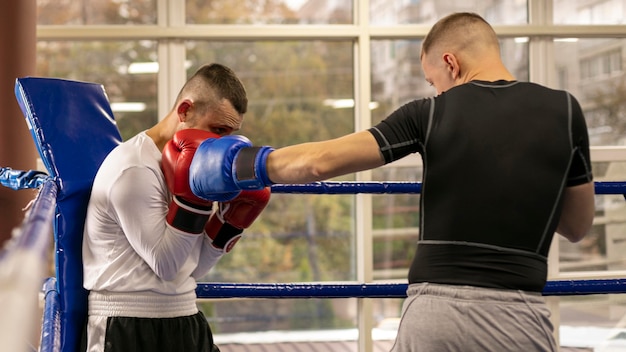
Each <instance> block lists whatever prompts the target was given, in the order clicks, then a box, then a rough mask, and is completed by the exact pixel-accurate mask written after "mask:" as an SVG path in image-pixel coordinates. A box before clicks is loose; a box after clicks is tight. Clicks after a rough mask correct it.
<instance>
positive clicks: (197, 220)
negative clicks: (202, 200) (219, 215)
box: [167, 196, 211, 234]
mask: <svg viewBox="0 0 626 352" xmlns="http://www.w3.org/2000/svg"><path fill="white" fill-rule="evenodd" d="M209 216H211V209H210V208H208V207H206V208H205V207H201V208H200V209H199V208H196V207H193V206H190V205H189V204H188V203H187V202H184V201H183V200H182V199H180V198H179V197H176V196H174V199H173V200H172V202H171V203H170V208H169V211H168V213H167V223H168V224H170V225H171V226H172V227H174V228H176V229H178V230H181V231H184V232H187V233H194V234H200V233H202V230H203V229H204V226H205V225H206V223H207V221H208V220H209Z"/></svg>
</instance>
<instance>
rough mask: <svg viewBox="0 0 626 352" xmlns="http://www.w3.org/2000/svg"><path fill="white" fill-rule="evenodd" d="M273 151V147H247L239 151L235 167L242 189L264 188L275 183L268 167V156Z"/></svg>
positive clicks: (236, 176)
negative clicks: (268, 171) (269, 174)
mask: <svg viewBox="0 0 626 352" xmlns="http://www.w3.org/2000/svg"><path fill="white" fill-rule="evenodd" d="M273 151H274V148H272V147H246V148H242V149H241V151H239V154H238V155H237V158H236V159H235V164H234V168H233V169H234V170H236V171H235V178H236V179H237V180H236V182H237V185H238V186H239V187H241V189H262V188H264V187H266V186H270V185H272V184H274V182H272V180H270V178H269V176H268V174H267V167H266V164H267V156H268V155H269V153H271V152H273Z"/></svg>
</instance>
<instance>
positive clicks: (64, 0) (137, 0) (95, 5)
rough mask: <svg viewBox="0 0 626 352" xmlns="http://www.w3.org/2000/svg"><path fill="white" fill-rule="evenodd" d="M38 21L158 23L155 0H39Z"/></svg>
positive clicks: (93, 23) (45, 22)
mask: <svg viewBox="0 0 626 352" xmlns="http://www.w3.org/2000/svg"><path fill="white" fill-rule="evenodd" d="M37 24H45V25H52V24H54V25H99V24H122V25H126V24H156V0H125V1H119V0H97V1H93V0H37Z"/></svg>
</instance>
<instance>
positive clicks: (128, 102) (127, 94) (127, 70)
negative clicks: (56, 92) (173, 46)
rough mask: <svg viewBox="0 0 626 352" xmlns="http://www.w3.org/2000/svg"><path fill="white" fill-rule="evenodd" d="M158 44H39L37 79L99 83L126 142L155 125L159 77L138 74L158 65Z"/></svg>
mask: <svg viewBox="0 0 626 352" xmlns="http://www.w3.org/2000/svg"><path fill="white" fill-rule="evenodd" d="M156 47H157V44H156V42H154V41H148V40H144V41H128V42H119V41H92V42H82V41H78V42H56V41H49V42H48V41H41V42H38V43H37V69H36V72H37V75H38V76H44V77H57V78H64V79H71V80H78V81H88V82H94V83H99V84H102V85H103V86H104V89H105V90H106V92H107V95H108V97H109V100H110V102H111V108H112V109H113V113H114V115H115V119H116V121H117V126H118V128H119V129H120V132H121V134H122V138H124V139H127V138H129V137H131V136H133V135H135V134H137V133H138V132H140V131H142V130H144V129H147V128H148V127H150V126H152V125H153V124H155V123H156V122H157V120H158V116H157V77H156V76H157V75H156V71H155V70H148V71H141V70H134V69H133V67H135V66H136V65H137V64H141V63H145V62H155V61H156V58H157V54H156Z"/></svg>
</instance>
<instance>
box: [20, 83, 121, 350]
mask: <svg viewBox="0 0 626 352" xmlns="http://www.w3.org/2000/svg"><path fill="white" fill-rule="evenodd" d="M15 96H16V97H17V101H18V103H19V105H20V108H21V109H22V112H23V113H24V116H25V118H26V122H27V123H28V128H29V129H30V132H31V134H32V136H33V139H34V141H35V144H36V146H37V149H38V151H39V155H40V156H41V159H42V161H43V163H44V165H45V167H46V169H47V171H48V174H49V175H50V176H51V177H53V178H54V179H55V181H56V182H57V186H58V193H57V206H56V209H55V222H54V240H55V248H56V253H55V261H56V277H57V285H58V291H59V300H60V304H61V351H63V352H70V351H71V352H76V351H78V350H79V347H80V341H81V336H82V333H83V328H84V326H85V323H86V317H87V291H86V290H85V289H83V266H82V237H83V226H84V224H85V213H86V210H87V202H88V201H89V195H90V193H91V186H92V183H93V179H94V177H95V175H96V171H97V170H98V168H99V167H100V164H101V163H102V161H103V160H104V158H105V157H106V155H107V154H108V153H109V152H110V151H111V150H112V149H113V148H114V147H115V146H116V145H118V144H119V143H120V142H121V140H122V138H121V136H120V133H119V130H118V129H117V125H116V123H115V120H114V117H113V112H112V111H111V106H110V104H109V100H108V98H107V95H106V93H105V91H104V87H103V86H102V85H100V84H95V83H89V82H77V81H70V80H63V79H56V78H40V77H25V78H18V79H17V80H16V83H15Z"/></svg>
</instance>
